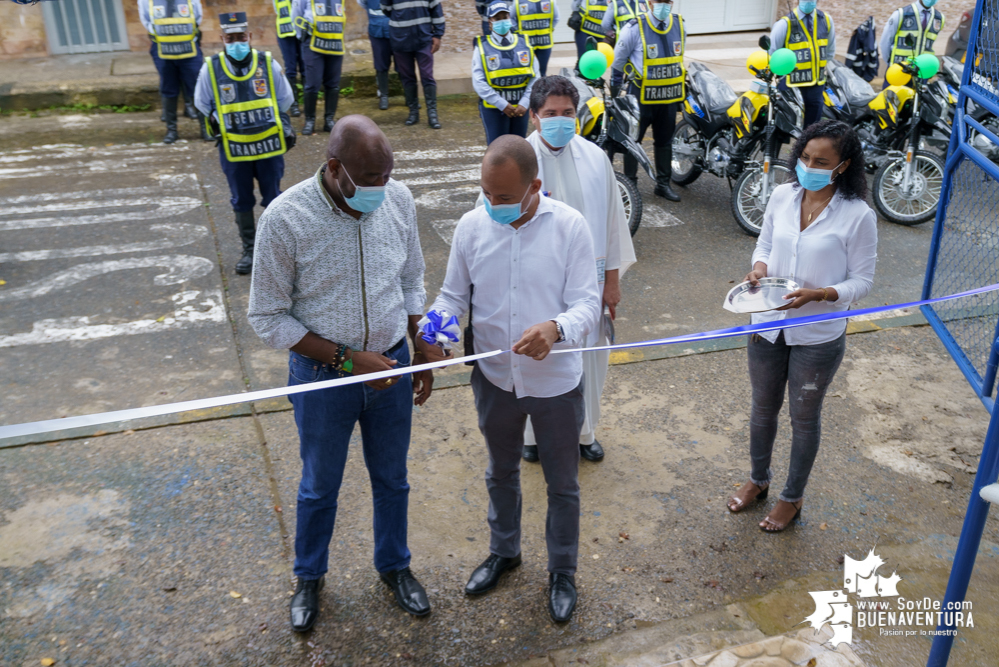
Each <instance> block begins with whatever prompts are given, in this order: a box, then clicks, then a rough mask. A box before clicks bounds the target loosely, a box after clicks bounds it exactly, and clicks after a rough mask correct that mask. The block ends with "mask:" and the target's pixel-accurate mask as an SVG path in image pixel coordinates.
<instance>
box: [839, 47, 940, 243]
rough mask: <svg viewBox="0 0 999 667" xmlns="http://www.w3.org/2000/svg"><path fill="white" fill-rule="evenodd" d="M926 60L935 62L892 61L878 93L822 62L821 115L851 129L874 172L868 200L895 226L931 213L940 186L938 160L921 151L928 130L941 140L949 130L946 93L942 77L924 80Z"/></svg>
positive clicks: (929, 74) (847, 72) (842, 67)
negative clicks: (824, 73)
mask: <svg viewBox="0 0 999 667" xmlns="http://www.w3.org/2000/svg"><path fill="white" fill-rule="evenodd" d="M919 59H922V60H921V61H920V62H922V63H923V65H924V66H923V67H920V66H919V65H918V64H917V60H919ZM931 61H932V62H933V63H936V64H937V67H939V63H938V61H936V56H933V55H932V54H923V55H921V56H919V58H918V59H910V60H907V61H905V62H901V63H895V64H894V65H892V66H891V67H889V68H888V73H887V74H886V75H885V78H886V79H887V80H888V84H889V85H888V87H887V88H885V89H884V90H882V91H880V92H875V91H874V89H873V88H871V86H870V84H869V83H867V82H866V81H864V80H863V79H861V78H860V77H859V76H857V75H856V74H854V73H853V72H852V71H851V70H850V69H849V68H848V67H846V66H845V65H841V64H839V63H836V62H834V61H830V62H829V65H828V67H827V75H828V76H827V84H826V90H825V93H824V97H825V108H824V110H823V115H824V116H826V117H827V118H835V119H837V120H842V121H844V122H847V123H849V124H851V125H853V126H854V128H856V130H857V134H858V135H859V137H860V140H861V143H862V145H863V147H864V158H865V160H866V161H867V167H868V169H869V170H870V171H874V172H875V174H874V183H873V185H872V191H873V198H874V205H875V207H876V208H877V209H878V213H880V214H881V216H882V217H884V218H885V219H886V220H889V221H891V222H894V223H897V224H900V225H918V224H920V223H923V222H926V221H927V220H932V219H933V218H934V217H936V212H937V204H938V203H939V201H940V189H941V187H942V186H943V172H944V161H943V159H942V158H941V157H940V156H938V155H936V154H935V153H931V152H929V151H926V150H921V148H922V146H923V144H925V143H927V140H928V139H929V138H930V136H931V134H932V133H933V132H934V131H936V132H938V133H939V134H940V135H941V136H942V140H941V141H943V142H949V140H950V134H951V128H950V125H949V124H947V122H946V120H945V119H946V118H947V116H948V115H949V114H948V107H947V105H948V104H949V103H950V102H951V99H952V98H951V93H950V92H949V91H948V90H947V87H946V85H945V84H944V83H943V82H940V81H937V82H934V83H933V84H929V83H928V79H929V78H930V77H932V76H933V75H934V74H936V71H937V69H936V68H933V67H932V64H931ZM927 67H929V69H927ZM938 84H939V85H938ZM955 101H956V100H955Z"/></svg>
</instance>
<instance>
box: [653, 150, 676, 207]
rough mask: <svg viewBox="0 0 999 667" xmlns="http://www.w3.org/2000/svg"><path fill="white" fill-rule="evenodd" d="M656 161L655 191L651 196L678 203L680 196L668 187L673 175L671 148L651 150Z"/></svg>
mask: <svg viewBox="0 0 999 667" xmlns="http://www.w3.org/2000/svg"><path fill="white" fill-rule="evenodd" d="M652 151H653V157H654V158H655V161H656V189H655V190H653V191H652V192H653V194H655V195H656V196H657V197H664V198H666V199H668V200H670V201H680V195H678V194H677V193H676V192H674V191H673V188H671V187H670V184H669V179H670V176H672V174H673V164H672V160H673V150H672V147H671V146H664V147H660V146H655V147H653V149H652Z"/></svg>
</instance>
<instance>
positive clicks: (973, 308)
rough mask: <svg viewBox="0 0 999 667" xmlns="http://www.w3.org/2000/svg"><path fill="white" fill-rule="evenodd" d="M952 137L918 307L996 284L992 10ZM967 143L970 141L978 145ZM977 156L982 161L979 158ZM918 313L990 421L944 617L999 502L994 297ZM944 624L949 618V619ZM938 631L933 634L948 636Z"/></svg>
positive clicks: (996, 9)
mask: <svg viewBox="0 0 999 667" xmlns="http://www.w3.org/2000/svg"><path fill="white" fill-rule="evenodd" d="M957 106H958V109H957V114H956V116H955V119H954V124H953V127H954V132H953V134H952V135H951V143H950V149H949V151H948V156H947V167H946V170H945V174H944V183H943V190H942V192H941V199H940V207H939V209H938V211H937V219H936V226H935V227H934V230H933V241H932V244H931V246H930V257H929V262H928V265H927V269H926V280H925V283H924V286H923V298H930V297H934V296H940V295H945V294H953V293H955V292H960V291H962V290H964V289H968V288H973V287H981V286H983V285H991V284H994V283H997V282H999V165H997V164H996V163H994V162H992V161H991V160H990V159H989V157H986V153H987V154H988V155H989V156H991V157H994V156H995V155H996V154H997V153H999V151H997V150H996V148H997V147H999V136H996V134H995V133H994V132H992V131H991V130H990V129H989V128H988V127H987V125H988V126H991V127H996V125H995V124H994V123H992V122H986V121H987V119H988V120H989V121H990V120H991V118H994V117H999V0H979V1H978V5H977V7H976V8H975V16H974V19H973V21H972V27H971V38H970V42H969V45H968V51H967V57H966V63H965V67H964V76H963V80H962V82H961V94H960V97H959V99H958V105H957ZM975 135H978V136H977V138H976V136H975ZM983 149H984V152H983ZM922 310H923V313H924V314H925V315H926V318H927V319H928V320H929V322H930V324H931V325H932V326H933V329H934V330H935V331H936V333H937V335H938V336H939V337H940V340H941V341H942V342H943V344H944V346H945V347H946V348H947V351H948V352H950V354H951V356H952V357H953V358H954V361H955V362H956V363H957V365H958V367H959V368H960V369H961V371H962V372H963V373H964V376H965V377H966V378H967V380H968V382H969V383H970V384H971V387H972V388H973V389H974V390H975V392H976V393H977V394H978V396H979V397H980V398H981V399H982V403H984V405H985V408H986V409H987V410H988V411H989V412H990V413H991V415H992V417H991V421H990V422H989V428H988V432H987V434H986V436H985V444H984V447H983V448H982V455H981V459H980V460H979V463H978V472H977V474H976V476H975V483H974V487H973V489H972V493H971V498H970V500H969V502H968V512H967V514H966V515H965V520H964V526H963V527H962V529H961V538H960V540H959V541H958V546H957V551H956V553H955V555H954V565H953V567H952V569H951V574H950V580H949V581H948V583H947V593H946V595H945V597H944V610H947V609H948V608H949V606H950V605H953V604H954V603H955V602H960V601H963V600H964V598H965V595H966V593H967V591H968V582H969V581H970V579H971V574H972V570H973V569H974V566H975V557H976V556H977V554H978V547H979V545H980V543H981V539H982V531H983V530H984V528H985V521H986V519H987V518H988V513H989V507H990V506H991V502H999V484H997V483H996V482H997V480H999V410H997V409H996V407H995V385H996V368H997V362H999V292H988V293H985V294H980V295H976V296H972V297H966V298H963V299H955V300H954V301H948V302H944V303H940V304H935V305H933V306H923V307H922ZM952 616H953V615H952ZM952 629H954V628H953V627H948V626H946V625H941V626H940V627H939V628H938V630H952ZM953 643H954V637H953V635H950V634H948V635H937V636H936V637H934V640H933V646H932V648H931V649H930V656H929V660H928V662H927V665H928V667H943V666H944V665H946V664H947V660H948V657H949V655H950V649H951V646H952V645H953Z"/></svg>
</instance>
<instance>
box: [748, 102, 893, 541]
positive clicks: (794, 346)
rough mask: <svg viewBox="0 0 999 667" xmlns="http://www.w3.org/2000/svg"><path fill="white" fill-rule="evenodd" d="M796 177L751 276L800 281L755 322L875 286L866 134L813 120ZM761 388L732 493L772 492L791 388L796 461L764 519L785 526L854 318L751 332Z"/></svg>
mask: <svg viewBox="0 0 999 667" xmlns="http://www.w3.org/2000/svg"><path fill="white" fill-rule="evenodd" d="M789 166H790V167H791V168H792V169H793V170H794V176H793V178H792V182H790V183H786V184H784V185H781V186H780V187H778V188H777V189H776V190H774V193H773V196H771V198H770V203H769V204H768V205H767V210H766V214H765V215H764V218H763V229H762V231H761V233H760V238H759V240H758V241H757V243H756V251H755V252H754V253H753V270H752V271H750V273H749V275H747V276H746V278H745V280H749V281H752V282H753V283H757V282H758V281H759V279H760V278H764V277H767V276H770V277H779V278H790V279H792V280H794V281H795V282H797V283H798V284H799V285H801V289H799V290H797V291H795V292H792V293H791V294H789V295H787V296H786V297H785V298H786V299H787V300H789V301H790V303H788V304H787V305H786V306H784V307H782V308H781V309H779V310H776V311H770V312H766V313H759V314H755V315H753V322H754V323H755V322H772V321H778V320H782V319H785V318H786V317H787V316H788V313H789V311H790V310H793V311H794V314H793V315H794V316H795V317H799V316H800V317H804V316H806V315H816V314H819V313H830V312H836V311H843V310H847V309H848V308H849V307H850V304H852V303H854V302H856V301H859V300H860V299H862V298H863V297H865V296H867V294H868V292H870V291H871V285H872V284H873V279H874V264H875V262H876V260H877V245H878V235H877V216H876V215H875V214H874V211H872V210H871V208H870V206H868V205H867V203H866V198H867V179H866V175H865V170H864V153H863V149H862V148H861V145H860V140H859V139H858V138H857V135H856V134H855V133H854V131H853V129H852V128H851V127H850V126H849V125H847V124H846V123H842V122H839V121H830V120H824V121H820V122H818V123H815V124H813V125H810V126H809V127H808V128H807V129H806V130H805V131H804V133H803V134H802V136H801V138H800V139H799V140H798V142H797V143H796V144H795V146H794V149H793V150H792V152H791V157H790V160H789ZM748 351H749V378H750V382H751V384H752V387H753V407H752V414H751V418H750V431H749V442H750V444H749V455H750V460H751V464H752V472H751V474H750V477H749V480H750V481H748V482H746V483H745V484H744V485H743V486H742V487H741V488H740V489H739V491H738V492H736V493H735V495H733V496H732V497H731V498H730V499H729V501H728V508H729V510H730V511H732V512H740V511H742V510H743V509H745V508H746V507H748V506H749V505H750V504H752V502H753V501H758V500H764V499H766V497H767V493H768V491H769V485H770V480H771V472H770V458H771V453H772V452H773V445H774V439H775V438H776V436H777V418H778V416H779V414H780V409H781V406H782V405H783V403H784V392H785V387H786V388H787V391H788V393H789V394H790V396H789V401H788V402H789V404H790V413H791V430H792V438H791V461H790V464H789V466H788V475H787V481H786V482H785V484H784V489H783V491H782V492H781V494H780V499H779V501H778V502H777V504H776V505H775V506H774V508H773V509H772V510H771V511H770V513H769V514H768V515H767V517H766V518H765V519H764V520H763V521H761V522H760V528H762V529H763V530H765V531H767V532H779V531H781V530H784V528H786V527H787V526H788V524H790V523H791V522H792V521H794V520H795V519H796V518H797V517H798V515H799V514H800V513H801V505H802V502H803V500H802V499H803V496H804V492H805V485H806V484H807V483H808V475H809V473H810V472H811V470H812V464H813V463H814V462H815V455H816V454H817V453H818V450H819V438H820V431H821V425H822V400H823V398H824V397H825V394H826V389H827V388H828V387H829V383H830V382H832V379H833V376H834V375H835V374H836V370H837V369H838V368H839V364H840V362H841V361H842V360H843V353H844V352H845V351H846V320H835V321H831V322H821V323H819V324H810V325H808V326H804V327H796V328H789V329H782V330H778V331H774V332H767V333H762V334H753V335H752V336H751V337H750V340H749V344H748Z"/></svg>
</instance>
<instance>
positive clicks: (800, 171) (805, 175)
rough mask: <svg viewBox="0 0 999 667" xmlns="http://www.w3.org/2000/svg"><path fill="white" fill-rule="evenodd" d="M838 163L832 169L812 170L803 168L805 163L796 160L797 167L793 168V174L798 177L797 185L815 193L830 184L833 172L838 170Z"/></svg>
mask: <svg viewBox="0 0 999 667" xmlns="http://www.w3.org/2000/svg"><path fill="white" fill-rule="evenodd" d="M842 164H843V163H842V162H840V163H839V164H838V165H836V166H835V167H833V168H832V169H812V168H809V167H806V166H805V163H804V162H802V161H801V159H800V158H799V159H798V166H797V167H795V168H794V173H795V174H796V175H797V176H798V185H800V186H801V187H803V188H805V189H806V190H811V191H812V192H816V191H818V190H821V189H822V188H824V187H826V186H827V185H829V184H830V183H832V175H833V172H834V171H836V170H837V169H839V168H840V165H842Z"/></svg>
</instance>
